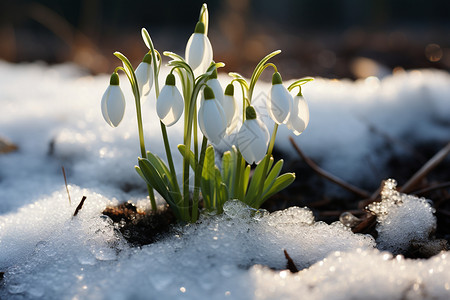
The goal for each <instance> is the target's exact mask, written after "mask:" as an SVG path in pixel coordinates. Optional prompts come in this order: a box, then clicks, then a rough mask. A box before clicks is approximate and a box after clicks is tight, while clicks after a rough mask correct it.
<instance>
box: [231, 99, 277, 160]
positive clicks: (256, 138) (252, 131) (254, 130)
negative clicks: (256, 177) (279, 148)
mask: <svg viewBox="0 0 450 300" xmlns="http://www.w3.org/2000/svg"><path fill="white" fill-rule="evenodd" d="M245 116H246V119H245V121H244V124H242V127H241V129H240V130H239V132H238V135H237V144H238V148H239V151H240V152H241V154H242V156H243V157H244V159H245V161H246V162H248V163H249V164H252V163H254V162H255V163H259V162H260V161H261V160H262V159H263V158H264V156H265V155H266V152H267V145H268V144H269V139H270V136H269V130H267V127H266V125H264V123H263V122H261V121H260V120H258V119H256V112H255V109H254V108H253V106H248V107H247V109H246V110H245Z"/></svg>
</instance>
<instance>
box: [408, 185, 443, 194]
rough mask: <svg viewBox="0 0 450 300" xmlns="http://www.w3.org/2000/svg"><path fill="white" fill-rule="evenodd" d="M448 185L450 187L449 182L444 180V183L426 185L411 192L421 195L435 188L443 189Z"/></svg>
mask: <svg viewBox="0 0 450 300" xmlns="http://www.w3.org/2000/svg"><path fill="white" fill-rule="evenodd" d="M449 187H450V182H444V183H440V184H436V185H432V186H428V187H426V188H424V189H421V190H417V191H414V192H413V193H412V194H414V195H422V194H426V193H429V192H432V191H435V190H440V189H445V188H449Z"/></svg>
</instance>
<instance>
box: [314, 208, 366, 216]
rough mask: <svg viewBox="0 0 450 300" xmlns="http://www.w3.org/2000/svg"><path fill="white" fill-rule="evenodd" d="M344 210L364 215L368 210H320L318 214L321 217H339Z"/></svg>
mask: <svg viewBox="0 0 450 300" xmlns="http://www.w3.org/2000/svg"><path fill="white" fill-rule="evenodd" d="M344 212H349V213H351V214H352V215H363V214H365V213H366V212H364V211H362V210H360V209H353V210H345V211H342V210H324V211H319V212H318V214H319V215H320V216H321V217H338V216H340V215H342V213H344Z"/></svg>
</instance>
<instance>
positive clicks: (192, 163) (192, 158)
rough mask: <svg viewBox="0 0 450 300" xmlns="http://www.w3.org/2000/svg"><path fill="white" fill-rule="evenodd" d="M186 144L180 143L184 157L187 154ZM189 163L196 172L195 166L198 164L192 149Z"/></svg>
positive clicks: (179, 147)
mask: <svg viewBox="0 0 450 300" xmlns="http://www.w3.org/2000/svg"><path fill="white" fill-rule="evenodd" d="M185 149H186V145H183V144H180V145H178V151H180V153H181V155H182V156H183V157H184V156H185V155H186V150H185ZM189 165H190V166H191V168H192V170H194V172H195V166H196V165H197V163H196V161H195V156H194V152H192V150H189Z"/></svg>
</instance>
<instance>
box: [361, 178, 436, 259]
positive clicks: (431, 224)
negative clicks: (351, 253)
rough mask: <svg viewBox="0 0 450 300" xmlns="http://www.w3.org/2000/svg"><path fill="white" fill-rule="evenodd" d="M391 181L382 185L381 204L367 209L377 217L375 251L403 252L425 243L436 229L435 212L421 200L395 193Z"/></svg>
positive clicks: (424, 200)
mask: <svg viewBox="0 0 450 300" xmlns="http://www.w3.org/2000/svg"><path fill="white" fill-rule="evenodd" d="M396 186H397V182H396V181H395V180H393V179H389V180H386V181H385V182H384V186H383V190H382V191H381V202H376V203H373V204H370V205H369V207H368V209H369V210H370V211H372V212H373V213H374V214H376V215H377V222H378V225H377V232H378V238H377V244H378V248H379V249H382V250H388V251H390V252H392V253H405V251H406V250H408V248H409V247H410V246H411V243H417V242H426V241H428V240H429V238H430V236H431V235H432V233H433V232H434V230H435V229H436V217H435V216H434V215H433V213H434V212H435V209H434V208H432V207H431V204H430V202H429V201H427V200H426V199H425V198H418V197H415V196H410V195H407V194H402V193H399V192H398V191H397V190H396V188H395V187H396Z"/></svg>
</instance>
